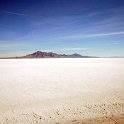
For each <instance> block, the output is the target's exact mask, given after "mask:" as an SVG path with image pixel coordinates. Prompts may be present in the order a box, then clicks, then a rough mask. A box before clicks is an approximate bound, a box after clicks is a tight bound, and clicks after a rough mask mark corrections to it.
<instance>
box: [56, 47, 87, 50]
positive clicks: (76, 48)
mask: <svg viewBox="0 0 124 124" xmlns="http://www.w3.org/2000/svg"><path fill="white" fill-rule="evenodd" d="M88 49H89V48H83V47H81V48H80V47H72V48H71V47H70V48H61V49H58V50H59V51H79V50H88Z"/></svg>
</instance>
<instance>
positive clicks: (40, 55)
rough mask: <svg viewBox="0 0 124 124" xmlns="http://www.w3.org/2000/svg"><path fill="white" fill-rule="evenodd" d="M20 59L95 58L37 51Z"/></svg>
mask: <svg viewBox="0 0 124 124" xmlns="http://www.w3.org/2000/svg"><path fill="white" fill-rule="evenodd" d="M22 58H96V57H93V56H82V55H80V54H77V53H75V54H71V55H66V54H57V53H53V52H42V51H37V52H34V53H32V54H29V55H26V56H23V57H22Z"/></svg>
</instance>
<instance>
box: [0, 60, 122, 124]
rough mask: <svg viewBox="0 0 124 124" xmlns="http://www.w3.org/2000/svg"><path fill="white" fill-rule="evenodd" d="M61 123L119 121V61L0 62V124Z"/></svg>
mask: <svg viewBox="0 0 124 124" xmlns="http://www.w3.org/2000/svg"><path fill="white" fill-rule="evenodd" d="M61 123H62V124H68V123H69V124H71V123H72V124H76V123H80V124H90V123H91V124H99V123H100V124H101V123H102V124H123V123H124V59H120V58H117V59H114V58H87V59H85V58H84V59H82V58H79V59H77V58H76V59H72V58H71V59H70V58H66V59H64V58H61V59H3V60H0V124H61Z"/></svg>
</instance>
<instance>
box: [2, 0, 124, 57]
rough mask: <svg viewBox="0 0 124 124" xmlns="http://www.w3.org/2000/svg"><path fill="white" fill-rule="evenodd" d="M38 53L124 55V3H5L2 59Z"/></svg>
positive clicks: (48, 0)
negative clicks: (39, 51)
mask: <svg viewBox="0 0 124 124" xmlns="http://www.w3.org/2000/svg"><path fill="white" fill-rule="evenodd" d="M38 50H41V51H47V52H56V53H66V54H72V53H79V54H82V55H93V56H124V0H1V1H0V57H3V56H5V57H7V56H21V55H25V54H28V53H32V52H35V51H38Z"/></svg>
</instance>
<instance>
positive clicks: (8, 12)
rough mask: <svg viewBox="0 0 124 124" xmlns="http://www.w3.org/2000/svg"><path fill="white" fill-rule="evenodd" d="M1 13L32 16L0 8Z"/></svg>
mask: <svg viewBox="0 0 124 124" xmlns="http://www.w3.org/2000/svg"><path fill="white" fill-rule="evenodd" d="M1 12H3V13H7V14H11V15H17V16H28V17H34V16H31V15H27V14H23V13H17V12H11V11H6V10H1Z"/></svg>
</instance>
